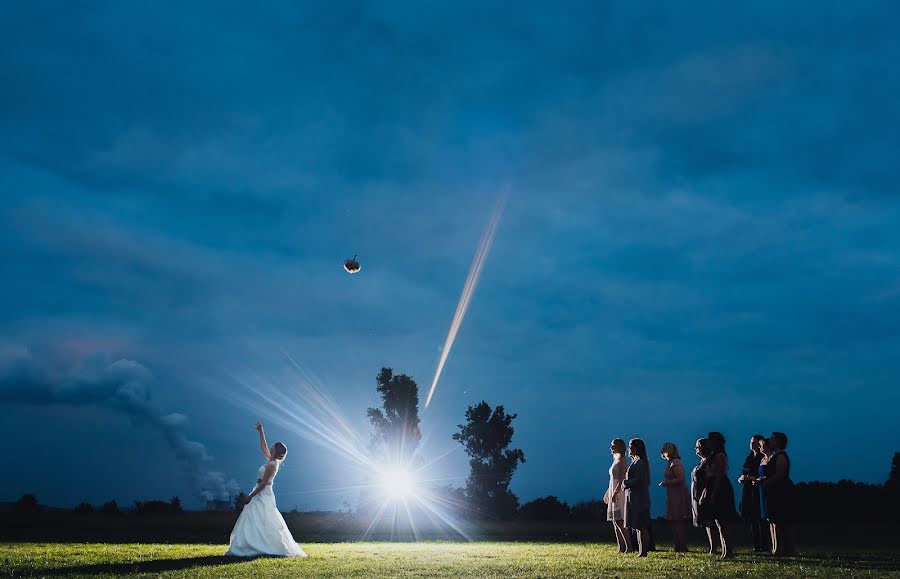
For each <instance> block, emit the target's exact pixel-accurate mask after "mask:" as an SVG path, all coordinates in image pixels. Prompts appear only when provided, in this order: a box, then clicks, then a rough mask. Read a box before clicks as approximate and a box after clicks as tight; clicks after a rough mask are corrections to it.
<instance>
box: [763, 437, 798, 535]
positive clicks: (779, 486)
mask: <svg viewBox="0 0 900 579" xmlns="http://www.w3.org/2000/svg"><path fill="white" fill-rule="evenodd" d="M780 460H786V461H787V464H786V467H787V474H786V476H785V478H783V479H781V480H774V478H775V472H776V468H777V466H776V465H777V464H778V461H780ZM763 492H764V493H765V501H766V517H767V518H768V519H769V522H770V523H787V522H790V520H791V514H792V513H791V500H792V498H793V494H794V483H793V481H791V459H790V458H788V455H787V453H786V452H784V451H783V450H779V451H778V452H776V453H775V454H773V455H772V457H771V458H770V459H769V464H768V465H767V467H766V481H765V488H764V490H763Z"/></svg>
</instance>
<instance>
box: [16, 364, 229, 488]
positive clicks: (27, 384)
mask: <svg viewBox="0 0 900 579" xmlns="http://www.w3.org/2000/svg"><path fill="white" fill-rule="evenodd" d="M152 381H153V375H152V374H151V373H150V371H149V370H148V369H147V368H146V367H144V366H143V365H142V364H140V363H138V362H136V361H134V360H127V359H121V360H115V361H110V359H109V357H108V356H106V355H105V354H102V353H98V354H94V355H92V356H89V357H88V358H86V359H84V360H82V361H80V362H78V363H77V364H75V365H74V367H73V366H71V365H68V364H66V363H64V362H61V361H60V360H57V359H53V357H50V358H49V359H47V360H41V361H38V360H36V359H35V358H34V357H32V355H31V354H30V353H29V352H28V351H27V350H20V351H18V352H17V353H16V354H15V355H13V356H12V358H11V359H6V360H0V402H18V403H22V404H31V405H35V406H45V405H50V404H70V405H85V406H87V405H98V406H107V407H109V408H112V409H114V410H117V411H119V412H122V413H123V414H126V415H128V416H130V417H131V418H132V419H133V420H134V421H136V422H146V423H149V424H151V425H153V426H154V427H156V428H158V429H159V431H160V433H161V434H162V435H163V438H164V439H165V441H166V443H167V444H168V445H169V447H170V448H171V449H172V450H173V452H174V453H175V456H176V457H177V458H178V459H179V460H180V461H181V463H182V464H183V465H184V466H185V468H186V470H187V472H188V475H189V476H190V477H191V479H192V481H193V483H194V486H195V488H196V489H197V493H198V495H199V497H200V498H201V499H202V500H204V501H205V502H207V503H211V502H216V501H230V499H231V497H233V496H234V495H235V494H237V493H238V491H239V490H240V487H239V486H238V484H237V483H236V482H235V481H234V480H233V479H230V478H228V477H227V476H226V475H225V474H223V473H221V472H216V471H211V470H209V469H207V468H206V464H205V463H207V462H209V461H211V460H212V458H211V457H210V455H209V451H208V450H207V448H206V445H204V444H203V443H201V442H197V441H195V440H190V439H189V438H187V436H186V435H185V432H184V429H185V427H186V426H187V423H188V419H187V416H185V415H184V414H179V413H173V414H162V413H161V412H160V411H159V410H158V409H157V408H156V407H155V406H153V405H152V404H151V403H150V383H151V382H152Z"/></svg>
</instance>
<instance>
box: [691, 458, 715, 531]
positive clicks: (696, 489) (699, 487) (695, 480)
mask: <svg viewBox="0 0 900 579" xmlns="http://www.w3.org/2000/svg"><path fill="white" fill-rule="evenodd" d="M706 470H707V461H706V460H701V461H700V464H698V465H697V466H695V467H694V470H692V471H691V511H692V514H693V516H694V526H695V527H708V526H710V525H713V524H715V523H714V522H713V521H712V520H711V519H710V518H709V515H708V512H709V503H707V502H705V501H704V503H703V506H701V505H700V497H701V496H703V491H704V490H706V479H707V476H706Z"/></svg>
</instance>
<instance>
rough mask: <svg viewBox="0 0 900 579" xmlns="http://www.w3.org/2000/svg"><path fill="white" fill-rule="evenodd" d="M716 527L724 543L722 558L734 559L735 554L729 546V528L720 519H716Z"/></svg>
mask: <svg viewBox="0 0 900 579" xmlns="http://www.w3.org/2000/svg"><path fill="white" fill-rule="evenodd" d="M716 526H717V527H718V528H719V540H720V541H721V542H722V558H723V559H728V558H729V557H734V553H732V552H731V546H730V545H729V544H728V531H727V527H726V526H725V525H724V524H723V523H722V521H720V520H719V519H716Z"/></svg>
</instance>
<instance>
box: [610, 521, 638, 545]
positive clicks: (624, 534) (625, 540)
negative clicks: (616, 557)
mask: <svg viewBox="0 0 900 579" xmlns="http://www.w3.org/2000/svg"><path fill="white" fill-rule="evenodd" d="M613 527H614V528H615V530H616V543H618V545H619V553H630V552H631V551H633V550H634V547H632V546H631V531H630V530H628V529H626V528H625V525H623V524H622V519H619V520H618V521H613Z"/></svg>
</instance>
